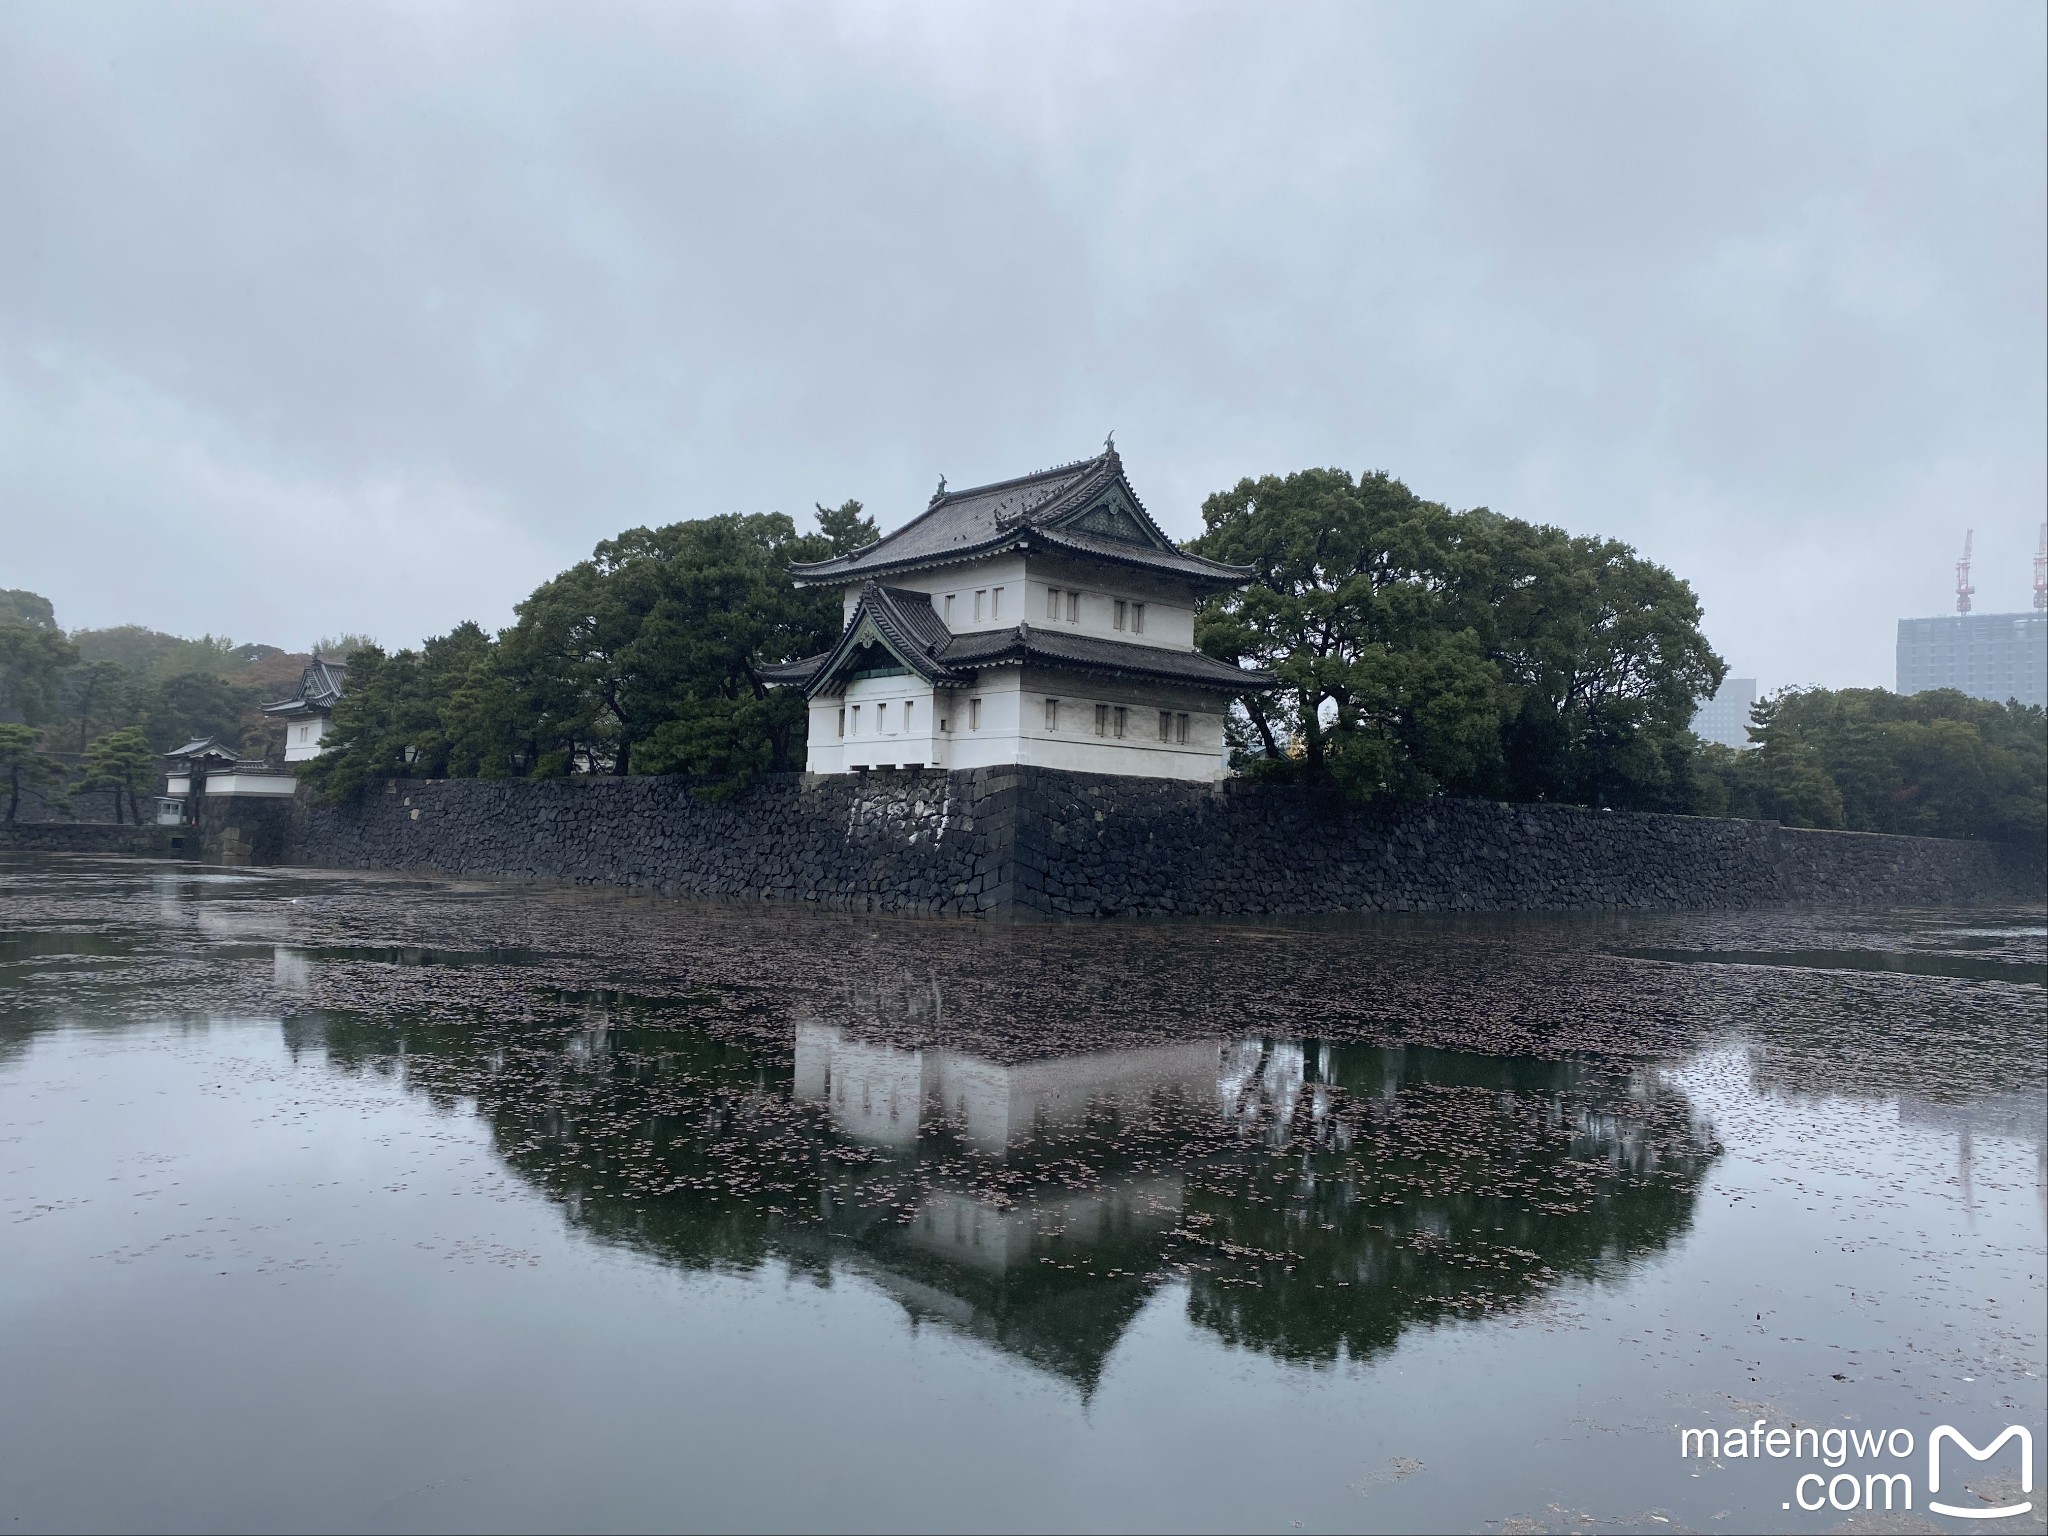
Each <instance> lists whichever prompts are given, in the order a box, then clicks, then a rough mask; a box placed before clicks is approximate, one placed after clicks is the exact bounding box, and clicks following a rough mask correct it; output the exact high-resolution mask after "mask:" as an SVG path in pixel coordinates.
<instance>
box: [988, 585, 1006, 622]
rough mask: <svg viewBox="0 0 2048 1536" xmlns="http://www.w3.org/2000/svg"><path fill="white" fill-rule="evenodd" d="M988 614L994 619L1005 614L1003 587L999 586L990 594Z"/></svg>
mask: <svg viewBox="0 0 2048 1536" xmlns="http://www.w3.org/2000/svg"><path fill="white" fill-rule="evenodd" d="M988 616H989V617H990V618H992V619H1000V618H1001V617H1002V616H1003V589H1002V588H1001V587H997V588H996V589H995V591H993V592H991V593H990V594H989V596H988Z"/></svg>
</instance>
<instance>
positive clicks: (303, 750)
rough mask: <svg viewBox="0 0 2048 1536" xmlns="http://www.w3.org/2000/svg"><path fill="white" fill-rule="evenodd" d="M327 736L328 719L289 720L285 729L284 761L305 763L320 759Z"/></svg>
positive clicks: (320, 716) (314, 717)
mask: <svg viewBox="0 0 2048 1536" xmlns="http://www.w3.org/2000/svg"><path fill="white" fill-rule="evenodd" d="M326 735H327V717H326V716H325V715H315V716H313V717H312V718H311V719H310V720H287V721H286V722H285V727H284V760H285V761H286V762H288V763H303V762H305V761H306V760H307V759H309V758H315V757H318V756H319V755H320V753H321V751H322V748H321V745H320V743H321V740H322V739H323V738H324V737H325V736H326Z"/></svg>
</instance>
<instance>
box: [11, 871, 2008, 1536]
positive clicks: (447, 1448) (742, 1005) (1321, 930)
mask: <svg viewBox="0 0 2048 1536" xmlns="http://www.w3.org/2000/svg"><path fill="white" fill-rule="evenodd" d="M2044 979H2048V930H2044V915H2043V910H2042V908H2041V907H2040V906H2038V905H2037V906H2031V907H2024V908H2018V909H2013V908H1978V909H1955V910H1941V911H1879V912H1846V911H1804V912H1795V913H1732V914H1731V913H1721V914H1698V913H1694V914H1663V915H1655V916H1641V915H1638V916H1631V917H1571V916H1557V917H1514V918H1507V917H1502V918H1488V919H1467V920H1447V919H1446V920H1425V919H1420V918H1418V919H1414V920H1411V921H1401V922H1394V921H1386V922H1374V923H1364V922H1359V923H1342V922H1319V923H1304V924H1298V925H1288V924H1260V925H1226V924H1220V923H1175V924H1098V925H1089V926H1081V925H1030V924H1020V925H977V924H970V923H953V922H934V921H909V920H888V919H878V918H862V917H854V916H848V915H844V914H832V913H822V912H814V911H809V910H805V909H798V908H740V907H730V906H726V907H720V906H704V905H696V904H687V903H682V902H674V901H665V900H652V899H645V898H633V897H629V896H626V895H623V894H617V893H607V892H590V891H575V890H558V889H533V888H523V887H517V886H510V885H501V884H481V883H461V882H441V881H423V880H415V879H405V878H398V877H392V876H370V875H363V876H355V875H338V874H334V873H331V872H295V871H255V872H230V871H222V870H209V869H203V868H199V867H196V866H179V865H169V864H155V863H149V862H144V861H120V860H97V861H96V860H90V859H59V858H46V859H40V860H30V859H19V858H17V859H14V860H12V861H8V862H0V1531H4V1530H19V1531H32V1530H65V1531H69V1530H179V1531H184V1530H208V1531H220V1530H228V1531H240V1530H293V1531H297V1530H322V1531H325V1530H343V1531H378V1530H434V1531H441V1530H457V1531H466V1530H484V1529H488V1530H517V1531H526V1530H614V1529H616V1530H699V1529H704V1530H733V1529H744V1530H861V1531H867V1530H882V1531H887V1530H1048V1529H1070V1528H1071V1529H1085V1530H1275V1531H1283V1532H1284V1531H1291V1530H1296V1529H1300V1530H1309V1531H1317V1530H1383V1531H1421V1530H1449V1531H1490V1532H1505V1531H1538V1530H1560V1531H1565V1530H1571V1531H1579V1530H1601V1531H1612V1530H1644V1531H1674V1530H1696V1531H1756V1530H1795V1531H1800V1530H1828V1529H1836V1528H1848V1529H1900V1530H1907V1529H1961V1528H1976V1529H1986V1528H1992V1529H2003V1530H2012V1529H2017V1530H2029V1529H2032V1530H2041V1529H2043V1528H2044V1522H2043V1519H2042V1513H2041V1511H2042V1509H2043V1506H2044V1502H2048V1500H2044V1494H2043V1479H2042V1478H2041V1476H2040V1467H2039V1463H2038V1458H2039V1456H2040V1455H2041V1453H2042V1451H2043V1449H2044V1448H2048V1424H2044V1422H2043V1419H2044V1407H2048V1388H2044V1379H2043V1378H2044V1375H2048V1369H2044V1356H2048V1337H2044V1335H2048V1287H2044V1276H2048V1232H2044V1216H2048V1176H2044V1161H2043V1158H2044V1120H2048V988H2044ZM1760 1419H1761V1420H1764V1421H1766V1423H1767V1426H1769V1427H1779V1426H1782V1427H1785V1428H1788V1429H1791V1428H1795V1427H1804V1428H1818V1429H1822V1430H1826V1429H1830V1428H1837V1429H1841V1430H1844V1431H1845V1432H1849V1433H1854V1432H1855V1431H1858V1430H1863V1431H1873V1430H1874V1431H1880V1432H1884V1433H1889V1432H1890V1431H1892V1430H1894V1429H1902V1430H1905V1431H1908V1432H1910V1434H1911V1436H1912V1437H1913V1443H1914V1445H1915V1446H1916V1447H1917V1449H1916V1450H1915V1452H1914V1453H1913V1454H1912V1455H1910V1456H1905V1457H1901V1458H1897V1459H1894V1458H1892V1457H1891V1456H1889V1455H1886V1456H1884V1457H1882V1458H1881V1460H1880V1459H1868V1458H1862V1457H1860V1456H1858V1455H1854V1454H1852V1455H1851V1456H1850V1457H1849V1459H1848V1460H1847V1462H1846V1464H1845V1465H1843V1466H1828V1465H1826V1464H1825V1463H1824V1462H1821V1461H1816V1460H1814V1459H1812V1458H1811V1457H1808V1458H1806V1459H1803V1460H1802V1459H1799V1458H1797V1457H1773V1456H1771V1455H1769V1454H1766V1455H1763V1456H1761V1457H1751V1456H1743V1457H1735V1456H1733V1455H1728V1454H1723V1455H1719V1456H1712V1455H1708V1456H1702V1455H1697V1454H1695V1455H1681V1439H1680V1435H1681V1431H1683V1430H1685V1429H1695V1428H1711V1429H1713V1430H1715V1431H1717V1433H1719V1434H1726V1435H1729V1436H1731V1438H1732V1436H1733V1434H1734V1432H1735V1431H1737V1430H1738V1429H1741V1430H1747V1429H1749V1428H1750V1427H1751V1426H1752V1425H1754V1424H1755V1422H1756V1421H1757V1420H1760ZM1940 1424H1951V1425H1954V1426H1955V1427H1956V1428H1958V1429H1960V1430H1962V1431H1963V1432H1964V1433H1965V1434H1967V1435H1969V1436H1971V1437H1972V1438H1973V1439H1974V1440H1975V1441H1976V1442H1977V1443H1979V1444H1984V1443H1987V1442H1988V1440H1989V1439H1990V1437H1991V1436H1993V1435H1994V1434H1996V1433H1997V1432H1998V1431H2000V1430H2002V1429H2003V1428H2004V1427H2005V1426H2006V1425H2008V1424H2019V1425H2021V1426H2023V1427H2026V1428H2028V1429H2029V1431H2030V1433H2031V1435H2032V1437H2033V1443H2034V1448H2035V1455H2036V1458H2037V1462H2036V1466H2035V1469H2034V1476H2033V1478H2032V1485H2033V1486H2032V1490H2031V1491H2030V1492H2022V1491H2020V1479H2019V1471H2018V1463H2017V1457H2016V1453H2014V1452H2013V1448H2012V1447H2011V1446H2008V1447H2007V1452H2006V1453H2002V1454H2001V1456H1999V1457H1996V1458H1993V1460H1991V1461H1989V1462H1986V1463H1983V1464H1981V1465H1980V1464H1977V1463H1974V1462H1967V1461H1965V1462H1961V1463H1959V1464H1958V1463H1954V1462H1952V1463H1951V1469H1950V1471H1949V1472H1948V1474H1947V1476H1946V1478H1945V1480H1944V1481H1943V1483H1942V1488H1941V1491H1940V1493H1939V1495H1938V1497H1940V1498H1942V1499H1944V1500H1948V1501H1951V1502H1953V1503H1958V1504H1968V1505H1972V1506H1974V1507H1991V1506H1998V1505H2000V1504H2002V1503H2006V1504H2009V1503H2012V1502H2014V1501H2016V1500H2019V1499H2023V1498H2024V1499H2026V1500H2027V1501H2028V1502H2030V1505H2031V1508H2030V1511H2029V1512H2028V1513H2026V1514H2024V1515H2020V1516H2014V1517H2009V1518H2006V1519H2002V1520H1998V1521H1995V1522H1963V1521H1959V1520H1955V1519H1952V1518H1950V1517H1946V1516H1942V1515H1938V1514H1929V1513H1927V1512H1926V1511H1925V1501H1926V1500H1927V1498H1928V1497H1929V1491H1928V1489H1927V1488H1926V1486H1925V1484H1926V1480H1927V1479H1926V1472H1927V1459H1926V1454H1925V1445H1926V1440H1927V1436H1928V1435H1929V1433H1930V1432H1931V1431H1932V1430H1933V1429H1934V1428H1935V1427H1936V1426H1937V1425H1940ZM1893 1443H1897V1442H1896V1441H1894V1442H1893ZM1697 1448H1698V1447H1697V1443H1695V1450H1697ZM1723 1449H1724V1450H1726V1449H1727V1448H1726V1447H1725V1446H1724V1448H1723ZM1872 1471H1882V1472H1886V1473H1890V1472H1897V1471H1904V1472H1907V1473H1909V1474H1910V1476H1911V1483H1912V1490H1911V1491H1912V1495H1913V1498H1914V1509H1913V1512H1912V1513H1910V1514H1908V1513H1905V1512H1903V1511H1894V1512H1893V1513H1891V1514H1884V1513H1882V1512H1880V1513H1878V1514H1875V1515H1872V1514H1868V1513H1866V1512H1863V1511H1862V1510H1860V1509H1859V1510H1857V1511H1856V1512H1853V1513H1844V1512H1842V1511H1841V1510H1840V1509H1839V1508H1831V1507H1828V1506H1827V1505H1826V1503H1825V1501H1824V1500H1823V1502H1822V1507H1821V1508H1819V1509H1818V1510H1812V1511H1809V1510H1808V1509H1804V1508H1802V1507H1800V1504H1799V1503H1798V1502H1797V1501H1798V1499H1800V1498H1802V1497H1803V1498H1805V1499H1807V1500H1809V1501H1811V1500H1812V1499H1813V1498H1814V1497H1816V1496H1817V1495H1816V1494H1815V1493H1814V1489H1815V1488H1816V1487H1821V1488H1825V1487H1826V1486H1828V1485H1826V1484H1825V1483H1821V1484H1815V1483H1807V1484H1799V1483H1798V1482H1797V1480H1798V1479H1799V1478H1800V1477H1801V1476H1802V1475H1803V1474H1806V1473H1809V1472H1818V1473H1820V1474H1821V1475H1822V1476H1823V1477H1824V1478H1825V1477H1834V1476H1837V1475H1838V1474H1841V1473H1844V1472H1847V1473H1852V1474H1856V1476H1857V1477H1861V1476H1863V1475H1864V1474H1867V1473H1869V1472H1872ZM1851 1481H1852V1482H1854V1481H1856V1477H1852V1478H1851ZM1835 1487H1836V1489H1837V1493H1838V1494H1839V1493H1840V1489H1841V1485H1840V1484H1837V1485H1835Z"/></svg>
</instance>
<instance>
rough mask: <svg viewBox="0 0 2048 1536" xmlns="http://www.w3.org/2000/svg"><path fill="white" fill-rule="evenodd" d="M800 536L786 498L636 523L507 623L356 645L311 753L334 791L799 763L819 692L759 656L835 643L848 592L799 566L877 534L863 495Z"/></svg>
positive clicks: (721, 775) (708, 786) (313, 771)
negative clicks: (768, 509) (769, 508)
mask: <svg viewBox="0 0 2048 1536" xmlns="http://www.w3.org/2000/svg"><path fill="white" fill-rule="evenodd" d="M817 518H818V524H819V531H818V532H817V533H813V534H800V533H798V531H797V529H796V525H795V523H794V522H793V521H792V520H791V519H789V518H788V517H786V516H784V515H782V514H780V513H752V514H742V513H732V514H727V515H724V516H719V517H707V518H701V519H697V520H694V521H691V522H682V523H671V524H668V525H666V526H664V527H660V528H635V529H631V530H629V531H627V532H625V533H622V534H620V535H619V536H618V537H617V538H613V539H607V540H605V541H604V542H603V543H601V544H599V545H598V546H597V548H596V549H595V550H594V551H593V552H592V555H591V557H590V558H589V559H588V560H584V561H581V562H579V563H578V564H576V565H574V566H572V567H570V568H569V569H568V570H566V571H564V572H563V573H562V574H561V575H559V576H556V577H554V578H553V579H552V580H550V581H547V582H544V583H542V584H541V586H540V587H538V588H537V589H536V590H535V591H534V592H533V593H532V595H531V596H529V597H528V598H527V599H526V600H525V601H524V602H522V603H520V604H519V605H518V607H517V609H516V610H515V612H516V615H517V617H516V620H515V622H514V623H513V624H512V625H511V626H510V627H509V628H507V629H505V630H503V631H501V632H500V633H499V634H498V635H496V636H491V635H488V634H486V633H485V632H484V631H483V630H481V629H480V628H478V627H477V626H476V625H474V624H465V625H461V626H459V627H458V628H456V629H455V630H453V631H451V632H450V633H448V634H446V635H443V636H440V637H438V638H436V639H433V640H429V641H428V642H427V643H426V644H425V645H424V646H422V647H420V649H418V650H417V651H414V650H402V651H398V652H396V653H392V654H389V655H387V654H386V653H385V652H384V651H383V650H381V649H380V648H378V647H375V646H366V647H364V648H362V649H359V650H357V651H354V652H352V653H351V655H350V657H349V679H348V689H347V692H346V693H345V694H344V695H343V697H342V700H341V703H340V704H339V705H338V706H337V708H336V710H335V714H334V720H333V725H332V730H333V735H334V736H335V737H336V738H337V740H338V741H339V742H340V743H341V745H340V746H339V747H337V748H336V749H335V750H332V751H329V752H327V753H324V754H322V756H321V757H320V758H319V759H317V760H316V761H315V762H314V763H313V764H311V765H309V768H308V770H307V771H308V776H309V777H311V778H312V779H314V780H315V781H316V782H317V783H318V784H319V785H320V786H321V790H322V793H323V794H325V795H327V796H328V797H329V798H333V799H340V798H345V797H347V796H349V795H353V794H356V793H359V792H361V790H362V789H363V788H364V787H365V786H366V785H368V784H370V783H372V782H375V781H379V780H383V779H389V778H443V777H449V776H469V775H478V776H484V777H490V776H505V775H522V776H524V775H534V776H543V777H544V776H549V775H556V774H566V773H605V774H628V773H680V774H686V775H689V776H690V777H692V778H693V779H695V780H697V781H698V785H699V788H700V790H701V791H702V792H703V793H706V794H711V795H716V794H721V793H729V792H731V791H732V790H734V789H737V788H738V787H740V786H742V785H744V784H746V783H747V782H749V781H751V779H752V778H753V777H754V776H755V775H756V774H759V773H763V772H773V771H786V770H789V769H793V768H798V767H801V766H802V764H803V759H804V749H805V741H804V723H805V707H804V702H803V700H802V699H801V698H800V697H798V696H796V695H795V694H793V693H791V692H789V691H788V690H770V689H768V688H766V687H764V686H763V685H762V684H761V683H760V681H759V680H758V679H757V678H756V676H755V674H754V667H755V664H756V663H759V662H763V661H780V660H788V659H791V658H794V657H797V656H804V655H810V654H813V653H815V652H817V651H821V650H823V649H825V648H826V647H827V646H828V645H830V644H831V643H832V641H833V639H834V638H836V637H837V635H838V633H839V628H840V605H839V601H838V599H837V598H836V596H833V595H832V594H829V593H820V592H813V591H801V590H799V589H798V588H797V587H796V586H795V585H794V584H793V583H792V582H791V581H790V580H789V577H788V574H787V571H786V567H787V566H788V565H789V564H790V563H791V562H792V561H800V560H821V559H824V558H826V557H828V556H830V555H833V554H840V553H845V552H847V551H849V550H852V549H857V548H859V547H861V546H862V545H864V544H869V543H872V542H873V541H874V539H875V537H876V530H875V525H874V522H873V520H872V519H870V518H868V517H867V516H866V515H865V514H864V512H863V511H862V508H861V505H860V503H859V502H856V501H849V502H846V503H844V504H843V505H841V506H839V507H837V508H832V509H829V510H828V509H826V508H824V507H820V508H819V509H818V513H817Z"/></svg>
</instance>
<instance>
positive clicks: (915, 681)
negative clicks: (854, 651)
mask: <svg viewBox="0 0 2048 1536" xmlns="http://www.w3.org/2000/svg"><path fill="white" fill-rule="evenodd" d="M936 703H937V701H936V700H934V698H933V697H932V688H931V684H929V683H927V682H926V681H925V680H924V679H923V678H921V677H918V676H917V675H916V674H914V673H911V674H906V675H905V676H902V677H863V678H858V679H856V680H855V681H853V682H851V683H849V684H847V686H846V691H845V692H844V693H842V694H820V695H819V696H818V697H817V698H815V699H813V700H812V701H811V711H810V750H809V752H808V753H807V754H806V766H808V767H809V769H810V771H811V772H812V773H846V772H850V771H851V770H853V769H855V768H881V767H887V768H894V767H897V766H899V765H906V764H907V765H911V766H916V767H926V766H931V767H944V766H945V765H946V741H945V733H944V732H942V731H941V730H939V728H938V716H937V712H936V710H935V708H934V706H935V704H936ZM905 704H909V705H910V706H911V724H910V728H909V729H908V730H906V729H905V728H904V725H903V706H904V705H905ZM877 706H883V707H882V708H880V709H879V710H878V708H877ZM856 708H858V710H859V715H858V718H857V719H856V716H855V713H854V712H855V709H856ZM841 709H844V710H845V711H846V734H845V735H844V736H843V737H842V736H841V735H840V734H839V711H840V710H841ZM878 724H879V726H880V728H879V729H878V728H877V727H878Z"/></svg>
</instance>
